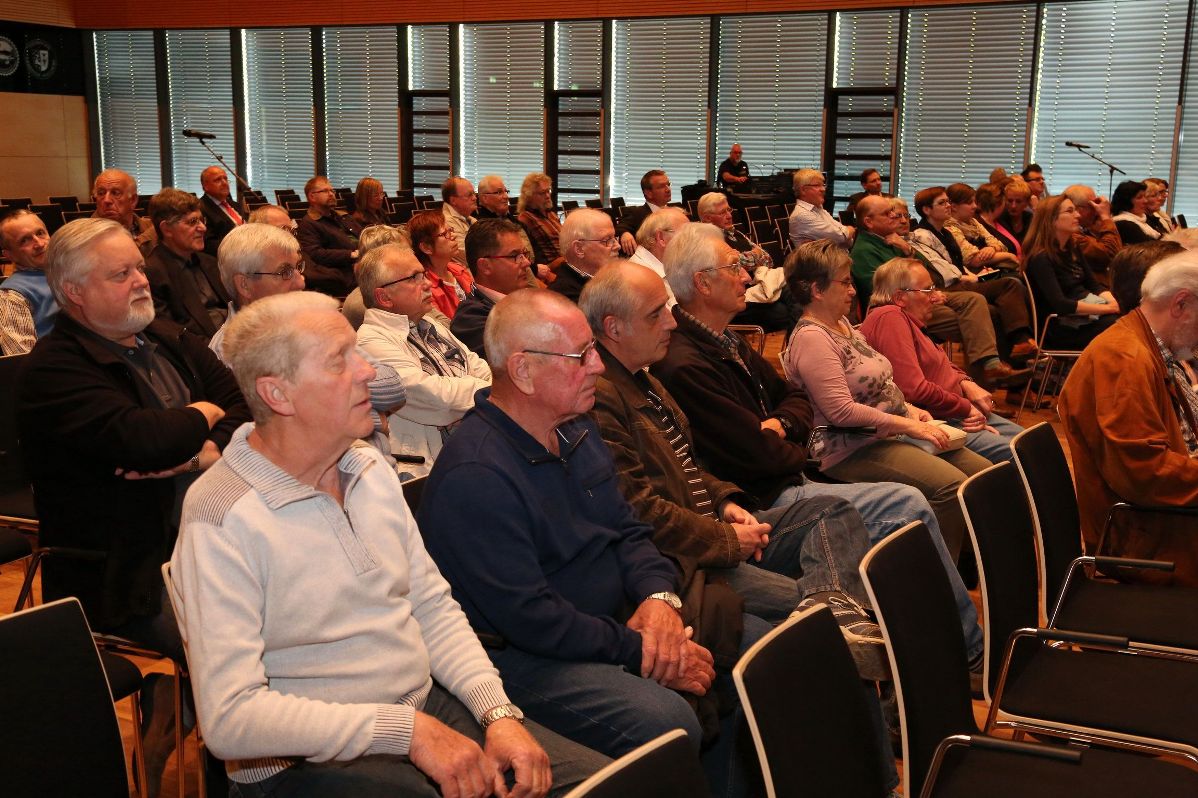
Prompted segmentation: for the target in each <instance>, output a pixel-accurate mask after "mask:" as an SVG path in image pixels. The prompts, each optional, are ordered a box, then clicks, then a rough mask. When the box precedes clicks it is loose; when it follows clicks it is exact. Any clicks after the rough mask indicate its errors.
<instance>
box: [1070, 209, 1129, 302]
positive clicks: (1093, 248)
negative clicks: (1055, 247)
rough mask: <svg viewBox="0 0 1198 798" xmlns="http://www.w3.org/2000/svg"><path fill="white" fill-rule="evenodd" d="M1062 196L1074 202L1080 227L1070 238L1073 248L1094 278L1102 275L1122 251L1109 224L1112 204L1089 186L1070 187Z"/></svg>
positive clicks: (1111, 223)
mask: <svg viewBox="0 0 1198 798" xmlns="http://www.w3.org/2000/svg"><path fill="white" fill-rule="evenodd" d="M1064 194H1065V196H1067V197H1069V199H1071V200H1073V204H1074V205H1075V206H1076V207H1077V217H1078V221H1079V222H1080V223H1081V230H1080V231H1079V232H1077V233H1074V234H1073V245H1074V246H1075V247H1077V248H1078V251H1080V252H1081V253H1082V256H1083V257H1084V258H1085V259H1086V263H1088V264H1090V268H1091V269H1092V270H1093V271H1094V272H1095V273H1096V274H1103V275H1105V274H1106V270H1107V266H1109V265H1110V263H1111V258H1113V257H1115V253H1116V252H1118V251H1119V250H1120V249H1122V248H1123V239H1121V238H1120V237H1119V231H1118V229H1116V227H1115V222H1114V221H1112V220H1111V203H1110V202H1109V201H1108V200H1107V198H1106V197H1099V196H1097V195H1096V194H1095V193H1094V189H1092V188H1090V187H1089V186H1070V187H1069V188H1067V189H1065V191H1064ZM1105 279H1106V278H1105V277H1104V278H1103V280H1104V282H1105Z"/></svg>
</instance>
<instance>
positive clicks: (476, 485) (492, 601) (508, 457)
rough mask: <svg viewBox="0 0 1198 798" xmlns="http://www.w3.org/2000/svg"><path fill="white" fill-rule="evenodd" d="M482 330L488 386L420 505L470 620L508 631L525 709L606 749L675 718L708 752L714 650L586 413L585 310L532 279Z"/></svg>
mask: <svg viewBox="0 0 1198 798" xmlns="http://www.w3.org/2000/svg"><path fill="white" fill-rule="evenodd" d="M486 338H487V359H488V362H489V363H490V365H491V370H492V374H493V375H494V382H493V385H492V387H491V389H490V390H483V391H480V392H479V393H478V394H477V396H476V399H475V406H474V409H473V410H472V411H471V412H470V413H468V414H467V415H466V417H465V418H464V419H463V420H462V423H461V425H460V426H459V427H458V430H457V432H455V433H454V435H453V437H451V438H450V439H449V442H448V443H446V445H445V448H444V449H442V450H441V454H440V455H439V457H438V458H437V463H436V465H434V466H433V470H432V473H431V474H430V476H429V481H428V484H427V485H426V487H425V492H424V500H423V501H422V502H421V506H420V512H419V514H418V521H419V526H420V528H421V529H427V530H435V534H429V535H428V536H427V538H426V540H425V544H426V545H427V546H428V549H429V553H430V554H432V556H433V559H434V560H436V562H437V565H438V567H439V568H440V570H441V572H442V574H444V576H445V577H446V579H447V580H448V581H449V583H450V585H451V586H452V587H453V593H454V598H456V599H457V601H458V603H459V604H461V606H462V609H463V610H464V611H465V613H466V616H467V618H469V620H470V622H471V625H472V626H473V627H474V629H475V631H478V632H484V633H488V634H492V635H497V636H499V637H501V638H502V639H503V641H504V643H505V645H504V646H503V647H502V648H492V649H489V650H488V654H490V656H491V660H492V661H493V662H494V663H495V665H496V667H498V669H499V673H500V675H501V676H502V677H503V682H504V686H505V687H506V689H507V691H508V694H509V695H510V696H511V697H512V700H513V701H514V702H515V703H516V704H517V705H518V706H520V708H521V709H522V710H523V711H524V712H525V713H526V714H527V715H528V717H530V718H531V719H533V720H535V721H536V722H538V723H540V724H541V725H543V726H547V727H548V728H550V729H551V730H553V731H555V732H557V733H558V734H561V735H563V736H565V737H568V738H570V739H572V740H574V741H575V742H578V743H582V744H583V745H586V746H588V747H590V748H593V749H595V750H597V751H599V752H600V753H603V754H605V755H607V756H619V755H622V754H624V753H627V752H628V751H630V750H631V749H633V748H635V747H636V746H638V745H640V744H642V743H644V742H647V741H648V740H651V739H653V738H655V737H656V736H658V735H659V734H661V733H662V732H664V731H667V730H670V729H676V728H681V729H684V730H686V732H687V733H688V735H689V737H690V742H691V744H692V746H693V748H694V750H695V751H698V749H699V742H700V738H701V737H702V732H701V725H700V721H699V718H698V717H697V716H696V715H695V713H694V712H693V711H692V709H691V708H690V706H688V704H687V700H686V698H684V694H685V695H689V696H691V697H696V696H702V695H705V694H706V693H707V692H708V690H709V688H711V686H712V679H713V677H714V669H713V660H712V655H711V652H710V651H708V650H707V649H706V648H704V647H702V646H700V645H699V644H698V643H696V642H695V640H694V639H693V638H692V632H694V631H695V630H694V629H693V628H692V629H687V628H686V624H692V625H693V623H694V621H693V619H688V620H687V621H685V622H684V620H683V614H682V609H683V608H682V602H681V600H680V599H679V597H678V595H677V591H678V585H679V579H678V572H677V569H676V567H675V565H674V563H673V562H672V561H670V560H668V559H667V558H665V557H664V556H663V555H662V554H661V553H660V552H658V550H657V548H656V547H655V546H654V545H653V542H652V540H651V530H650V528H649V527H648V526H647V525H645V524H644V523H642V522H641V521H640V520H639V519H638V518H637V517H636V515H635V514H634V512H633V511H632V508H631V507H630V506H629V505H628V503H627V502H626V501H625V500H624V498H623V496H622V495H621V494H620V490H619V483H618V481H617V479H616V472H615V468H614V467H613V464H612V458H611V454H610V452H609V451H608V450H607V447H606V445H605V444H604V443H603V440H602V438H601V436H600V435H599V430H598V428H597V427H596V426H595V422H594V421H593V420H592V419H591V418H590V417H589V416H587V415H586V414H587V412H588V411H589V410H590V409H591V407H592V405H593V404H594V401H595V384H596V380H597V378H598V376H599V374H600V373H602V371H603V364H602V362H601V360H600V358H599V354H598V352H597V351H596V349H595V347H596V344H595V340H594V338H593V337H592V333H591V330H590V327H589V326H588V325H587V322H586V319H585V318H584V316H583V315H582V312H581V311H580V310H579V309H578V308H577V307H576V306H575V305H574V304H573V303H571V302H569V301H567V300H566V299H564V298H563V297H561V296H560V295H558V294H555V293H553V292H550V291H543V290H540V289H528V290H525V291H518V292H516V293H514V294H512V295H510V296H508V297H506V298H505V299H503V300H502V301H501V302H499V303H498V304H497V305H496V306H495V309H494V310H493V311H492V313H491V316H490V318H489V319H488V320H487V330H486ZM467 497H468V500H467ZM733 598H735V597H733ZM733 618H739V614H736V615H734V616H733ZM737 637H738V638H739V634H737ZM730 736H731V735H730ZM718 748H719V747H718V746H717V749H718ZM727 756H728V753H727V750H726V749H725V751H724V757H725V758H727ZM719 793H720V794H723V793H724V789H723V786H721V789H720V790H719Z"/></svg>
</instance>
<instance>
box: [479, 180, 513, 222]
mask: <svg viewBox="0 0 1198 798" xmlns="http://www.w3.org/2000/svg"><path fill="white" fill-rule="evenodd" d="M475 215H476V216H477V217H478V218H479V219H512V203H511V202H510V200H509V197H508V190H507V186H506V185H505V184H504V182H503V178H502V177H500V176H499V175H484V176H482V177H480V178H479V179H478V208H477V209H476V212H475ZM512 221H515V220H514V219H512Z"/></svg>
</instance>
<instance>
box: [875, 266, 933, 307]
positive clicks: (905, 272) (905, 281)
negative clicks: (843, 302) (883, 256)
mask: <svg viewBox="0 0 1198 798" xmlns="http://www.w3.org/2000/svg"><path fill="white" fill-rule="evenodd" d="M916 266H918V267H919V268H921V269H922V268H923V264H922V263H920V262H919V261H918V260H916V259H915V258H891V259H890V260H888V261H886V262H885V263H883V264H882V265H881V266H879V267H878V270H877V271H876V272H874V292H873V294H871V295H870V297H869V306H870V307H874V306H876V305H892V304H894V298H895V297H896V296H898V294H899V292H900V291H902V290H904V289H906V288H910V287H911V283H912V282H913V281H912V280H911V270H912V269H914V268H915V267H916Z"/></svg>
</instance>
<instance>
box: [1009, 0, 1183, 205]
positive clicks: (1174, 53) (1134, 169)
mask: <svg viewBox="0 0 1198 798" xmlns="http://www.w3.org/2000/svg"><path fill="white" fill-rule="evenodd" d="M1186 11H1187V3H1186V2H1185V0H1135V2H1131V0H1110V2H1106V3H1078V2H1071V3H1049V4H1046V5H1045V6H1044V10H1043V14H1044V20H1043V24H1042V26H1041V40H1040V41H1041V44H1040V48H1041V49H1040V67H1039V75H1038V80H1037V87H1036V98H1037V99H1036V114H1035V123H1034V128H1033V131H1034V132H1033V149H1032V158H1031V160H1033V161H1035V162H1037V163H1039V164H1040V165H1041V166H1042V167H1043V168H1044V174H1045V177H1046V178H1047V179H1048V188H1049V191H1052V192H1059V191H1061V190H1062V189H1064V188H1065V187H1066V186H1069V185H1070V184H1073V183H1084V184H1086V185H1089V186H1093V187H1094V189H1095V190H1096V191H1097V192H1098V193H1099V194H1106V193H1107V185H1108V173H1107V169H1106V167H1104V166H1102V165H1101V164H1099V163H1096V162H1095V161H1093V160H1091V159H1090V158H1087V157H1086V156H1085V155H1083V154H1081V153H1079V152H1077V151H1076V150H1075V149H1073V148H1071V147H1066V146H1065V141H1067V140H1069V141H1080V142H1082V143H1084V144H1089V145H1090V147H1091V148H1092V149H1091V151H1092V152H1093V153H1094V154H1095V155H1099V156H1101V157H1102V158H1103V159H1104V160H1107V161H1110V162H1111V163H1114V164H1115V165H1116V166H1118V167H1119V168H1121V169H1123V170H1124V171H1126V172H1127V177H1123V176H1121V175H1115V178H1116V179H1115V185H1118V184H1119V181H1120V180H1125V179H1134V180H1140V179H1143V178H1145V177H1165V178H1167V177H1168V173H1169V163H1170V157H1171V154H1172V148H1173V121H1174V112H1175V109H1176V97H1177V87H1178V85H1179V84H1178V82H1179V80H1180V78H1181V56H1182V46H1183V42H1184V39H1185V26H1186Z"/></svg>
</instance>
